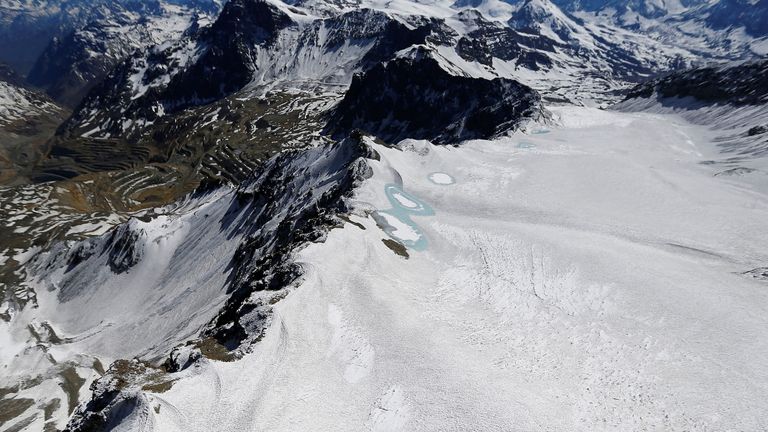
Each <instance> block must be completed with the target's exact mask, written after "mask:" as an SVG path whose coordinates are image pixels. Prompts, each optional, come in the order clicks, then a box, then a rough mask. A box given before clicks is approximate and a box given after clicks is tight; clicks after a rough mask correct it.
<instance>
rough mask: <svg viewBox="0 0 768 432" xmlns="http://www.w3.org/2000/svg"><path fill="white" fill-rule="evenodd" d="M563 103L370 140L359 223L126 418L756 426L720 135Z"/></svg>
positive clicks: (750, 253)
mask: <svg viewBox="0 0 768 432" xmlns="http://www.w3.org/2000/svg"><path fill="white" fill-rule="evenodd" d="M556 113H557V114H558V115H559V116H560V123H561V126H558V127H554V128H551V129H541V130H539V131H538V134H534V135H522V134H518V135H515V136H513V137H511V138H507V139H503V140H499V141H495V142H486V141H475V142H470V143H467V144H465V145H463V146H461V147H459V148H451V147H436V146H433V145H431V144H429V143H427V142H423V141H405V142H403V143H401V145H400V146H399V148H387V147H384V146H374V148H375V150H376V151H377V153H378V154H379V155H380V160H379V161H370V162H369V164H370V165H371V166H372V167H373V169H374V176H373V178H371V179H370V180H368V181H366V182H365V183H364V185H363V186H362V187H361V188H359V189H358V190H357V192H356V195H355V197H356V201H357V204H356V205H355V209H356V212H355V213H356V215H355V216H352V217H351V222H352V223H349V224H347V225H345V227H344V228H343V229H340V230H334V231H332V232H331V233H330V234H329V236H328V239H327V241H326V242H325V243H322V244H315V245H311V246H309V247H307V248H306V249H304V250H303V251H302V252H301V253H300V254H299V256H298V259H299V260H300V262H301V266H302V267H303V268H304V269H305V270H306V272H307V273H306V277H305V279H304V281H303V282H302V283H301V284H300V285H299V286H298V287H297V288H296V289H295V290H293V291H291V293H290V294H288V296H287V297H286V298H285V299H284V300H282V301H281V302H280V303H278V304H277V306H276V307H275V309H276V313H275V319H274V321H273V324H272V326H271V327H270V328H269V330H268V331H267V333H266V335H265V336H264V338H263V339H262V341H261V342H260V343H259V344H257V345H256V346H255V348H254V350H253V352H252V353H250V354H248V355H246V356H245V357H244V358H243V359H241V360H238V361H235V362H231V363H225V362H219V361H204V362H200V363H198V364H196V365H195V366H193V367H191V368H189V369H187V370H185V371H184V372H181V373H178V374H176V375H174V376H175V377H178V378H179V381H178V382H176V383H175V385H174V386H173V387H172V388H171V389H169V390H167V391H163V392H159V391H154V392H153V391H150V392H145V393H144V394H145V396H144V397H145V398H146V399H144V400H143V401H144V403H143V404H142V405H141V406H140V409H137V410H134V411H132V412H131V414H130V415H128V416H127V417H126V418H125V423H124V427H125V428H126V429H129V430H137V429H141V430H157V431H177V430H178V431H207V430H211V429H216V430H222V431H239V430H272V431H279V430H285V431H296V430H339V431H345V430H349V431H359V430H374V431H392V430H411V431H413V430H415V431H420V430H569V431H580V430H584V431H595V430H606V431H609V430H627V431H634V430H681V431H682V430H691V431H706V430H727V429H736V430H760V429H761V428H762V425H764V424H765V422H766V421H768V419H767V418H766V412H768V410H767V409H766V408H768V405H766V400H767V399H766V397H767V396H768V393H766V389H768V377H766V375H765V373H764V370H763V368H762V364H764V363H765V362H766V361H768V358H766V353H768V345H766V339H765V338H764V337H763V335H764V332H765V326H766V324H768V322H767V320H768V318H767V317H768V315H767V314H766V310H765V305H766V304H767V303H766V301H768V297H767V295H768V294H767V293H768V291H766V289H765V288H766V281H765V280H761V279H759V278H757V277H753V275H756V274H757V273H747V272H748V271H749V270H752V269H753V268H756V267H758V266H763V265H765V263H766V262H767V261H768V251H766V248H765V244H766V241H768V237H766V232H768V231H766V229H765V228H766V220H768V196H766V189H765V188H763V189H753V188H751V187H749V186H748V185H746V184H743V183H739V182H738V181H735V180H734V179H731V178H723V177H716V176H713V174H714V173H715V170H713V169H712V168H711V167H708V166H706V165H702V164H701V163H700V162H701V161H702V160H705V159H706V158H709V157H712V156H713V155H716V154H717V153H718V151H717V149H716V147H715V146H714V145H713V143H712V142H711V139H712V138H713V134H712V133H710V132H709V131H707V130H706V129H704V128H702V127H698V126H694V125H691V124H688V123H686V122H685V121H683V120H682V119H680V118H676V117H667V116H656V115H647V114H624V113H611V112H603V111H598V110H591V109H584V108H579V109H573V108H567V109H566V108H563V109H558V110H556ZM393 241H394V242H395V243H393ZM402 245H406V247H403V246H402Z"/></svg>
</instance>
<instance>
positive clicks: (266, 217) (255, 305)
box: [203, 134, 371, 350]
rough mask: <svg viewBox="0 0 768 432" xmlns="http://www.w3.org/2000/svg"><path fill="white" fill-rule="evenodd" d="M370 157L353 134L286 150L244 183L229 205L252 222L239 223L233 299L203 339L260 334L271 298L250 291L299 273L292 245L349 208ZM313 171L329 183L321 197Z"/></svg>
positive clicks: (228, 340) (235, 343)
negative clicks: (244, 231)
mask: <svg viewBox="0 0 768 432" xmlns="http://www.w3.org/2000/svg"><path fill="white" fill-rule="evenodd" d="M370 155H371V154H370V150H369V148H368V147H367V146H366V145H365V144H364V143H363V142H362V137H361V136H360V135H356V134H353V136H352V137H350V138H349V139H347V140H345V141H344V142H341V143H336V144H333V145H331V146H330V147H327V148H320V149H309V150H304V151H295V152H286V153H283V154H281V155H279V156H277V157H276V158H274V159H272V160H271V161H270V162H269V163H267V165H266V166H265V167H264V168H263V169H262V170H261V171H260V173H259V174H258V176H256V177H254V179H253V180H252V181H250V182H247V183H246V184H245V185H244V186H243V187H241V189H240V190H239V192H238V196H237V201H236V205H237V206H238V207H237V209H235V208H233V211H237V212H249V213H252V214H253V224H252V225H251V226H249V227H244V229H247V230H248V231H249V232H250V234H249V235H248V236H247V238H246V240H245V241H243V242H242V243H241V244H240V246H239V247H238V250H237V252H236V253H235V255H234V258H233V260H232V263H231V267H232V271H231V273H230V278H229V282H228V285H229V286H228V292H229V294H230V297H229V299H228V300H227V302H226V304H225V306H224V307H223V308H222V311H221V312H220V313H219V315H218V316H217V317H216V319H215V320H214V321H213V322H212V323H211V325H210V327H209V328H208V329H207V330H206V331H205V332H204V333H203V336H204V337H213V338H214V339H216V340H217V341H218V342H219V343H220V344H221V345H223V346H225V347H226V348H228V349H230V350H233V349H236V348H238V347H240V346H241V345H242V344H243V343H244V341H246V340H253V339H258V338H260V337H261V333H262V332H263V330H264V329H265V328H266V324H267V323H268V320H269V318H270V315H271V304H269V302H265V301H264V300H263V299H255V300H253V299H251V294H253V293H255V292H260V291H275V290H281V289H284V288H285V287H287V286H289V285H290V284H292V283H293V282H294V281H295V280H296V279H297V278H298V277H299V276H300V275H301V273H302V272H301V268H300V267H299V266H298V265H297V264H296V263H294V262H293V261H292V260H291V254H292V251H293V250H294V249H296V248H297V247H298V246H299V245H301V244H304V243H306V242H313V241H318V240H320V239H322V238H323V237H324V236H325V233H326V232H327V231H328V230H329V229H330V228H331V227H333V226H335V225H336V224H337V223H338V220H337V218H336V215H337V214H340V213H343V212H346V211H348V208H347V207H346V200H345V199H346V198H347V197H349V196H350V195H351V193H352V190H353V188H354V187H355V186H356V185H357V184H359V182H360V181H362V180H363V179H364V178H366V177H367V176H369V175H370V168H368V166H367V164H365V162H363V159H364V158H367V157H369V156H370ZM317 175H320V176H321V178H324V179H327V180H326V181H328V182H330V183H326V184H331V185H332V187H330V188H329V189H327V190H326V191H325V192H324V193H323V194H322V195H319V196H318V195H316V194H315V193H314V191H313V187H312V183H311V182H312V181H314V180H311V179H314V178H316V176H317ZM308 182H309V183H308Z"/></svg>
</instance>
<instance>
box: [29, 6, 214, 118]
mask: <svg viewBox="0 0 768 432" xmlns="http://www.w3.org/2000/svg"><path fill="white" fill-rule="evenodd" d="M143 6H144V7H146V8H151V9H150V11H149V12H148V11H147V10H145V9H140V10H135V9H131V8H125V9H117V10H114V11H111V13H109V14H108V15H107V16H105V17H100V18H97V19H95V20H93V21H89V22H88V23H87V24H86V25H85V26H83V27H81V28H77V29H75V30H73V31H72V32H70V33H68V34H65V35H62V36H61V37H55V38H53V39H52V40H51V42H50V43H49V44H48V46H47V47H46V48H45V50H44V51H43V52H42V53H41V54H40V56H39V57H38V58H37V60H36V61H35V64H34V65H33V66H32V69H31V70H30V71H29V75H28V81H29V82H30V83H31V84H32V85H35V86H37V87H40V88H43V89H45V90H46V91H47V93H48V94H49V95H50V96H51V97H53V98H54V99H55V100H57V101H59V102H62V103H64V104H67V105H70V106H76V105H77V104H78V103H79V102H80V100H81V99H82V97H83V96H85V94H87V92H88V91H89V90H90V89H91V88H92V87H93V86H94V85H96V84H97V83H98V82H100V81H101V79H103V78H104V77H105V76H106V75H107V74H108V73H109V72H110V71H111V70H112V69H113V68H114V67H115V66H116V65H117V64H118V63H120V62H121V61H122V60H124V59H125V58H126V57H128V56H129V55H131V54H133V53H134V52H136V51H143V50H144V49H145V48H148V47H151V46H154V45H159V44H161V43H163V42H166V41H173V40H176V39H178V38H179V37H181V36H182V35H183V34H184V33H185V32H186V31H194V28H197V27H199V26H201V25H206V24H208V23H209V22H210V20H211V17H212V15H213V14H214V13H216V12H217V11H216V10H215V4H213V3H211V4H210V5H208V6H207V7H199V6H200V4H199V3H195V4H192V5H186V4H182V5H177V4H172V3H165V2H156V3H151V2H150V3H146V4H144V5H143ZM105 15H106V14H105Z"/></svg>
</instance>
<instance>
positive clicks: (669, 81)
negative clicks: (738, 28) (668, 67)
mask: <svg viewBox="0 0 768 432" xmlns="http://www.w3.org/2000/svg"><path fill="white" fill-rule="evenodd" d="M653 95H657V96H658V97H659V98H675V97H676V98H685V97H692V98H694V99H696V100H698V101H700V102H703V103H707V104H712V103H727V104H730V105H736V106H739V105H761V104H765V103H768V60H763V61H758V62H749V63H744V64H740V65H732V66H726V67H722V66H717V67H707V68H699V69H693V70H689V71H685V72H679V73H674V74H670V75H668V76H665V77H662V78H659V79H656V80H651V81H649V82H647V83H644V84H641V85H639V86H637V87H635V88H634V89H633V90H632V91H630V92H629V94H627V99H634V98H641V97H642V98H649V97H652V96H653Z"/></svg>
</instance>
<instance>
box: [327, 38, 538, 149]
mask: <svg viewBox="0 0 768 432" xmlns="http://www.w3.org/2000/svg"><path fill="white" fill-rule="evenodd" d="M541 112H542V111H541V99H540V96H539V95H538V93H537V92H536V91H534V90H533V89H531V88H529V87H527V86H524V85H522V84H520V83H518V82H516V81H513V80H510V79H503V78H496V79H492V80H488V79H481V78H473V77H468V76H463V75H455V74H453V73H452V72H450V71H448V70H447V69H446V68H445V67H444V66H443V65H441V63H440V61H439V60H438V59H437V58H436V57H435V54H434V53H432V52H430V51H429V50H427V49H426V48H417V49H415V50H414V51H412V52H411V53H410V55H409V56H404V57H400V58H397V59H395V60H392V61H390V62H388V63H386V64H381V65H379V66H376V67H374V68H372V69H371V70H369V71H367V72H365V73H364V74H360V75H357V76H355V78H354V79H353V81H352V85H351V86H350V88H349V91H347V94H346V95H345V96H344V99H343V100H342V101H341V102H340V103H339V105H338V107H337V108H336V109H335V111H334V112H333V114H332V115H331V118H330V120H329V122H328V126H327V132H329V133H331V134H333V135H334V136H337V137H338V136H343V135H344V134H346V133H349V132H351V131H352V130H354V129H360V130H363V131H365V132H367V133H370V134H373V135H375V136H377V137H379V138H381V139H383V140H385V141H388V142H396V141H398V140H401V139H405V138H415V139H429V140H432V141H434V142H437V143H456V142H459V141H462V140H467V139H477V138H492V137H496V136H499V135H501V134H503V133H505V132H507V131H510V130H514V129H515V128H517V127H519V126H520V124H521V123H522V122H524V121H525V120H528V119H532V118H536V117H537V116H539V115H540V114H541Z"/></svg>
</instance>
